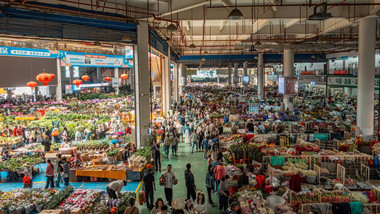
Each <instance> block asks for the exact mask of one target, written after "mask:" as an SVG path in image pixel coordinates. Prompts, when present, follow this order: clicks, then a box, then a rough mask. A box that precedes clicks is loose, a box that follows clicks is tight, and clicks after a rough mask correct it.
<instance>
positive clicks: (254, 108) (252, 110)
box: [248, 103, 260, 114]
mask: <svg viewBox="0 0 380 214" xmlns="http://www.w3.org/2000/svg"><path fill="white" fill-rule="evenodd" d="M259 110H260V105H259V104H258V103H251V104H249V111H248V113H249V114H258V113H259Z"/></svg>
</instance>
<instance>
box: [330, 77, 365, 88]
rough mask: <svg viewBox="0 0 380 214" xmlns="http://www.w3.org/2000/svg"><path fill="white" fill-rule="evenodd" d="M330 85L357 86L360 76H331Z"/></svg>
mask: <svg viewBox="0 0 380 214" xmlns="http://www.w3.org/2000/svg"><path fill="white" fill-rule="evenodd" d="M328 84H329V85H336V86H357V85H358V78H357V77H329V78H328Z"/></svg>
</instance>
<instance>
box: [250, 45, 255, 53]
mask: <svg viewBox="0 0 380 214" xmlns="http://www.w3.org/2000/svg"><path fill="white" fill-rule="evenodd" d="M249 51H250V52H254V51H257V50H256V48H255V46H254V45H251V48H250V49H249Z"/></svg>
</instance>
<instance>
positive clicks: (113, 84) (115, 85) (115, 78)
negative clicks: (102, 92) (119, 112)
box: [112, 77, 120, 87]
mask: <svg viewBox="0 0 380 214" xmlns="http://www.w3.org/2000/svg"><path fill="white" fill-rule="evenodd" d="M119 80H120V78H117V77H113V78H112V87H117V86H119Z"/></svg>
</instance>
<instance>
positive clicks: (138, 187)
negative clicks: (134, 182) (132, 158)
mask: <svg viewBox="0 0 380 214" xmlns="http://www.w3.org/2000/svg"><path fill="white" fill-rule="evenodd" d="M141 184H142V180H141V181H140V183H139V185H138V186H137V189H136V191H135V193H137V191H138V190H139V189H140V186H141Z"/></svg>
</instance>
